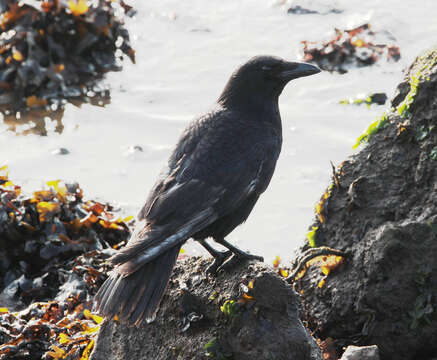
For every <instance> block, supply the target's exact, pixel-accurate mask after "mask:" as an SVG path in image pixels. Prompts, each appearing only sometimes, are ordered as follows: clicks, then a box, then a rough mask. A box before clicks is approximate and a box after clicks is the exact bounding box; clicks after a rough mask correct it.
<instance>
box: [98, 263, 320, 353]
mask: <svg viewBox="0 0 437 360" xmlns="http://www.w3.org/2000/svg"><path fill="white" fill-rule="evenodd" d="M209 264H210V261H208V260H205V259H201V258H194V257H193V258H188V259H186V260H184V261H179V262H178V263H177V265H176V267H175V269H174V271H173V275H172V277H171V280H170V283H169V286H168V288H167V291H166V294H165V296H164V299H163V301H162V304H161V309H160V311H159V312H158V315H157V318H156V320H155V321H154V322H153V323H151V324H145V325H142V326H141V327H140V328H134V327H127V326H125V325H123V324H119V323H118V322H115V321H114V320H109V321H107V322H105V323H104V324H103V325H102V326H101V329H100V333H99V335H98V338H97V340H96V343H95V347H94V351H93V353H92V356H91V359H93V360H115V359H117V360H118V359H131V360H135V359H144V360H145V359H148V360H149V359H154V360H160V359H206V358H214V359H234V360H243V359H244V360H246V359H247V360H249V359H250V360H252V359H258V360H262V359H266V360H267V359H276V360H281V359H284V360H286V359H295V360H300V359H302V360H303V359H308V360H310V359H314V360H321V353H320V350H319V348H318V346H317V345H316V343H315V341H314V339H313V338H312V337H311V336H310V335H309V333H308V330H307V329H306V328H305V327H304V326H303V324H302V322H301V321H300V319H299V302H298V299H297V296H296V294H295V292H294V291H293V290H292V289H291V287H290V286H289V285H288V284H287V283H286V282H285V281H284V279H283V278H281V277H280V276H279V275H277V274H276V273H275V272H274V271H273V270H272V269H271V268H270V267H267V266H265V265H263V264H250V265H247V264H246V265H242V266H239V267H238V268H237V269H234V270H232V271H229V272H225V273H221V274H219V275H218V276H217V277H208V276H206V275H205V274H206V269H207V267H208V265H209Z"/></svg>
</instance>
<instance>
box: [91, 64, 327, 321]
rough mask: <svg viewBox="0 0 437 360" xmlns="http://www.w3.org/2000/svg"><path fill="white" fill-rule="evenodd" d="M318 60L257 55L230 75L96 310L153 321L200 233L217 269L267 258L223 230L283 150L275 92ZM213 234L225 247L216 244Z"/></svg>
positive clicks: (184, 146)
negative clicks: (181, 257) (188, 245)
mask: <svg viewBox="0 0 437 360" xmlns="http://www.w3.org/2000/svg"><path fill="white" fill-rule="evenodd" d="M318 72H320V70H319V68H317V67H316V66H313V65H310V64H306V63H298V62H287V61H285V60H283V59H280V58H277V57H272V56H257V57H254V58H252V59H250V60H249V61H248V62H246V63H245V64H243V65H242V66H240V67H239V68H238V69H237V70H236V71H235V72H234V73H233V74H232V76H231V78H230V79H229V81H228V83H227V84H226V86H225V88H224V90H223V92H222V94H221V95H220V97H219V99H218V100H217V103H216V104H215V107H214V108H213V110H212V111H211V112H209V113H207V114H205V115H202V116H200V117H198V118H196V119H195V120H194V121H192V122H191V123H190V124H189V125H188V127H187V128H186V129H185V131H184V132H183V134H182V136H181V137H180V139H179V141H178V143H177V145H176V147H175V149H174V151H173V153H172V155H171V156H170V159H169V160H168V163H167V166H166V167H165V169H164V170H163V171H162V172H161V174H160V176H159V178H158V180H157V182H156V184H155V185H154V187H153V188H152V190H151V192H150V194H149V197H148V199H147V201H146V203H145V205H144V206H143V208H142V209H141V211H140V213H139V215H138V223H137V225H136V229H135V231H134V233H133V234H132V237H131V239H130V241H129V243H128V244H127V246H126V247H125V248H123V249H121V250H119V251H118V252H117V254H115V255H114V256H112V257H111V258H110V259H109V261H110V262H111V263H112V264H113V265H114V266H115V267H114V270H113V271H112V272H111V273H110V275H109V278H108V279H107V280H106V282H105V283H104V284H103V285H102V287H101V288H100V290H99V292H98V293H97V295H96V296H95V303H96V308H97V310H98V311H99V312H100V313H101V314H103V315H104V316H106V317H113V316H115V315H118V316H119V319H120V320H121V321H123V322H127V323H130V324H135V325H137V326H139V325H140V324H141V323H142V322H143V320H146V321H148V322H150V321H153V319H154V318H155V316H156V315H155V314H156V312H157V310H158V307H159V303H160V301H161V298H162V296H163V293H164V291H165V288H166V286H167V283H168V280H169V278H170V275H171V271H172V269H173V267H174V264H175V262H176V259H177V257H178V254H179V250H180V248H181V246H182V245H183V244H184V242H185V241H186V240H187V239H189V238H193V239H195V240H198V241H199V242H200V243H201V244H202V245H203V246H204V247H205V248H206V249H207V250H208V251H209V252H210V253H211V255H213V256H214V258H215V260H214V263H213V265H212V266H211V269H212V270H216V269H217V268H218V267H219V266H220V265H222V264H223V262H225V261H226V260H227V259H228V258H229V257H230V256H232V255H233V256H234V257H236V258H238V259H240V258H246V259H256V260H262V257H260V256H256V255H250V254H248V253H245V252H244V251H242V250H240V249H238V248H236V247H235V246H233V245H231V244H229V243H228V242H227V241H226V240H225V237H226V236H227V235H228V234H229V233H230V232H231V231H232V230H233V229H234V228H235V227H237V226H238V225H239V224H241V223H243V222H244V221H245V220H246V219H247V217H248V216H249V214H250V212H251V211H252V209H253V207H254V205H255V203H256V202H257V200H258V198H259V196H260V195H261V194H262V193H263V192H264V191H265V190H266V189H267V186H268V185H269V182H270V179H271V177H272V175H273V171H274V169H275V165H276V161H277V159H278V156H279V153H280V151H281V144H282V126H281V117H280V114H279V107H278V97H279V95H280V94H281V92H282V90H283V89H284V87H285V85H286V84H287V83H288V82H289V81H290V80H293V79H296V78H299V77H303V76H308V75H312V74H316V73H318ZM207 238H212V239H213V240H214V241H216V242H217V243H219V244H221V245H223V246H224V247H226V248H227V249H228V251H218V250H216V249H214V248H213V247H212V246H211V245H210V244H209V243H208V242H207V241H206V239H207Z"/></svg>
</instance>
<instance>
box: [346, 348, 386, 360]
mask: <svg viewBox="0 0 437 360" xmlns="http://www.w3.org/2000/svg"><path fill="white" fill-rule="evenodd" d="M340 360H379V352H378V347H377V346H376V345H372V346H353V345H351V346H348V347H347V349H346V351H345V352H344V353H343V356H342V357H341V359H340Z"/></svg>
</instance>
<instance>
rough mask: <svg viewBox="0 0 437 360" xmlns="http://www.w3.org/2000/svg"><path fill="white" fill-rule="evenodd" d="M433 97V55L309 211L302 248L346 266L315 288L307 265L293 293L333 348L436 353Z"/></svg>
mask: <svg viewBox="0 0 437 360" xmlns="http://www.w3.org/2000/svg"><path fill="white" fill-rule="evenodd" d="M436 94H437V50H434V51H429V52H427V53H426V54H424V55H423V56H421V57H419V58H418V59H416V61H415V62H414V64H413V65H412V66H411V67H410V69H409V70H408V73H407V74H406V76H405V79H404V81H403V82H402V83H401V84H400V85H399V87H398V90H397V94H396V96H395V97H394V99H393V100H392V109H391V111H390V112H389V113H388V114H385V115H384V116H382V117H381V118H380V119H378V120H377V121H376V122H375V123H373V124H372V125H371V126H370V127H369V129H368V130H367V131H366V132H365V133H364V134H363V135H362V136H361V137H360V138H359V141H360V142H366V141H367V142H369V144H368V145H367V146H366V147H364V148H363V149H362V150H361V151H360V152H359V153H358V154H356V155H355V156H353V157H351V158H350V159H348V160H346V161H345V162H344V163H343V164H341V165H340V166H339V167H338V168H337V169H336V172H335V174H334V176H333V185H332V186H331V187H330V188H329V189H328V191H327V193H326V194H325V199H324V200H323V201H321V203H320V204H319V206H318V207H317V212H318V214H317V218H316V222H315V224H313V227H312V229H313V232H312V237H311V240H312V243H314V242H315V244H316V245H317V246H323V245H324V246H329V247H332V248H336V249H339V250H343V251H345V252H346V253H347V254H348V256H347V261H346V263H345V265H343V266H342V267H339V268H338V269H337V270H335V271H334V272H333V273H332V274H330V275H329V276H328V278H327V279H326V281H325V282H324V285H323V284H320V283H319V282H320V279H321V276H322V275H321V274H320V270H319V269H315V268H310V269H309V271H307V273H306V275H305V276H304V277H303V278H302V279H300V280H298V281H296V287H297V289H298V290H300V292H301V294H302V301H303V307H304V317H305V318H306V319H307V321H308V323H309V327H310V328H311V329H312V330H314V331H315V334H316V336H317V337H319V338H320V339H322V340H323V339H326V338H328V337H331V338H333V339H335V343H336V345H337V349H341V348H342V347H344V346H346V345H349V344H354V345H373V344H376V345H377V346H378V348H379V350H380V355H381V359H388V360H391V359H396V360H413V359H433V358H435V357H437V321H436V320H437V262H436V258H437V200H436V199H437V128H436V125H437V96H436ZM307 247H308V245H307V246H305V247H303V248H302V249H301V253H303V252H304V251H305V250H306V248H307ZM318 284H319V286H317V285H318ZM320 285H322V286H320ZM339 352H340V353H341V351H339Z"/></svg>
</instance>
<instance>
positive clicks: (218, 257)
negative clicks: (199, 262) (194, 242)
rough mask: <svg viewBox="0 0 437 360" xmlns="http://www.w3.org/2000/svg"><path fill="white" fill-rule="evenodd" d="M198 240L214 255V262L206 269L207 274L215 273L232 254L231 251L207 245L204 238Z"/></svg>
mask: <svg viewBox="0 0 437 360" xmlns="http://www.w3.org/2000/svg"><path fill="white" fill-rule="evenodd" d="M198 241H199V243H200V244H201V245H202V246H203V247H204V248H205V249H206V250H207V251H208V252H209V253H210V254H211V255H212V256H213V257H214V262H213V263H212V264H211V265H210V266H209V267H208V269H206V272H207V274H215V273H216V272H217V269H218V268H219V267H220V266H221V265H222V264H223V263H224V262H225V261H226V260H227V259H228V258H229V257H230V256H231V255H232V251H230V250H227V251H218V250H216V249H214V248H213V247H212V246H211V245H209V244H208V243H207V242H206V240H205V239H202V240H198Z"/></svg>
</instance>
